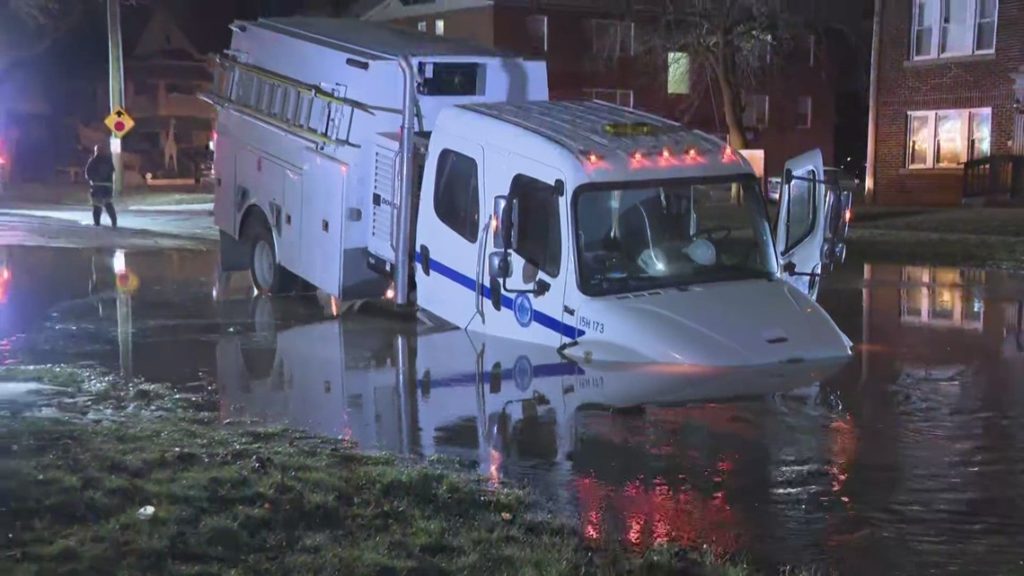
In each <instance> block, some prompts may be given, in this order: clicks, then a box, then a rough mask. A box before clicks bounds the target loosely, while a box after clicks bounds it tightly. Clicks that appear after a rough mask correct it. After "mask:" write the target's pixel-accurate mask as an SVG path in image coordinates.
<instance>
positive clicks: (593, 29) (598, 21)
mask: <svg viewBox="0 0 1024 576" xmlns="http://www.w3.org/2000/svg"><path fill="white" fill-rule="evenodd" d="M602 25H603V26H609V27H614V28H615V40H616V42H615V56H616V57H619V56H633V55H634V54H635V53H636V42H635V40H636V26H635V25H634V24H633V22H631V21H627V20H607V19H602V18H594V19H592V20H590V49H591V52H592V53H594V54H597V55H603V56H608V54H602V50H601V49H600V48H601V47H599V46H598V43H597V28H598V26H602ZM627 26H628V29H626V30H625V32H626V34H628V40H629V49H628V50H627V51H626V53H625V54H623V53H621V52H620V49H621V47H622V39H623V31H624V29H625V28H626V27H627Z"/></svg>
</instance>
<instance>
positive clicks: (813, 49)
mask: <svg viewBox="0 0 1024 576" xmlns="http://www.w3.org/2000/svg"><path fill="white" fill-rule="evenodd" d="M808 43H809V48H808V50H809V51H810V53H811V62H810V64H808V65H809V66H810V67H811V68H814V58H815V57H816V56H817V51H818V37H817V36H815V35H814V34H811V35H810V37H809V39H808Z"/></svg>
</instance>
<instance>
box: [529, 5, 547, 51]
mask: <svg viewBox="0 0 1024 576" xmlns="http://www.w3.org/2000/svg"><path fill="white" fill-rule="evenodd" d="M526 32H527V36H528V37H529V40H530V51H531V52H532V53H534V54H544V53H546V52H547V51H548V17H547V16H543V15H540V14H535V15H533V16H529V17H527V18H526Z"/></svg>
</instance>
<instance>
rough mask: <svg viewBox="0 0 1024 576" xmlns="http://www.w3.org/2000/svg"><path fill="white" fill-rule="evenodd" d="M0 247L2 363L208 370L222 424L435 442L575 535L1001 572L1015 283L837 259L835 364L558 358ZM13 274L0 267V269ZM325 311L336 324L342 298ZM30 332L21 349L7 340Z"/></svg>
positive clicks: (1018, 525)
mask: <svg viewBox="0 0 1024 576" xmlns="http://www.w3.org/2000/svg"><path fill="white" fill-rule="evenodd" d="M121 262H122V261H120V260H117V259H116V258H115V252H113V251H107V250H99V251H67V250H65V251H59V250H46V249H11V250H6V249H2V250H0V284H2V286H3V287H4V290H5V295H6V302H3V301H2V299H0V360H2V361H3V362H10V361H14V359H18V360H21V361H32V362H69V361H70V362H75V361H94V362H99V363H101V364H103V365H105V366H108V367H110V368H112V369H120V370H124V371H125V372H126V373H128V374H134V375H138V376H141V377H145V378H148V379H153V380H163V381H171V382H182V383H188V382H191V381H193V380H194V379H196V378H200V377H202V376H203V375H204V374H210V375H215V376H216V378H217V381H218V385H219V387H220V390H221V405H220V410H221V416H222V418H223V419H225V420H227V419H236V420H239V419H252V420H254V421H255V422H263V423H277V424H290V425H293V426H298V427H304V428H307V429H310V430H312V431H316V432H319V433H322V434H327V435H331V436H334V437H342V438H347V439H350V440H352V441H354V442H357V443H359V444H360V445H361V446H362V447H364V448H366V449H370V450H375V449H379V450H387V451H395V452H402V453H410V454H419V455H432V454H443V455H450V456H457V457H460V458H464V459H465V460H467V461H470V462H473V463H475V465H476V468H477V470H478V471H479V472H480V473H481V474H482V475H484V476H486V477H488V478H489V479H490V480H491V482H494V483H498V482H510V483H520V482H525V483H529V484H530V485H531V486H532V487H533V488H534V489H535V490H536V491H537V492H538V493H539V494H540V495H541V496H542V497H543V498H544V499H545V502H546V503H547V504H548V505H549V506H551V507H552V508H553V509H554V510H557V511H559V512H560V513H562V514H566V515H568V517H570V518H573V519H576V520H577V521H578V522H579V527H580V531H581V534H583V536H584V537H585V538H588V539H591V540H595V541H600V540H608V539H615V540H619V541H623V542H627V543H629V544H630V545H633V546H636V547H638V548H644V547H647V546H650V545H652V544H654V543H657V542H665V541H674V542H679V543H682V544H685V545H705V544H706V545H711V546H713V547H715V548H716V549H718V550H720V551H723V552H727V551H732V550H741V551H744V552H747V553H750V554H751V555H752V557H753V559H754V560H756V561H757V562H758V563H762V564H766V565H770V564H773V563H782V562H786V563H793V564H797V565H801V566H807V565H815V564H822V565H825V566H827V567H833V568H836V569H837V570H838V571H839V572H841V573H850V574H875V573H878V574H917V573H953V572H968V573H983V574H990V573H1007V572H1012V570H1014V569H1015V568H1016V567H1017V566H1018V562H1019V561H1020V560H1021V559H1022V557H1021V553H1020V552H1019V551H1020V549H1021V547H1022V545H1024V509H1022V502H1024V480H1022V479H1024V475H1022V472H1024V448H1022V439H1021V433H1020V432H1019V430H1020V429H1021V423H1022V422H1024V395H1022V394H1021V393H1020V391H1019V387H1020V383H1021V382H1024V338H1022V313H1024V306H1022V303H1021V300H1022V296H1024V281H1022V280H1021V279H1020V278H1016V277H1013V276H1009V275H1007V274H1004V273H996V272H990V271H971V270H968V271H961V270H954V269H943V268H933V267H920V266H918V267H909V266H908V267H903V266H888V265H886V266H880V265H862V266H847V267H846V268H843V269H840V270H839V271H838V272H837V273H836V274H834V275H833V276H832V277H830V281H829V282H828V283H827V284H825V285H824V286H823V291H822V293H821V296H820V300H821V302H822V303H823V305H824V306H825V307H826V308H827V309H828V310H829V312H830V313H831V314H832V316H833V317H834V318H835V319H836V322H837V324H839V327H840V328H841V329H842V330H843V331H844V332H845V333H846V334H848V335H850V337H851V338H853V339H854V340H855V341H856V343H857V347H856V348H857V357H856V358H855V359H853V360H852V361H851V362H848V363H846V364H842V365H806V364H804V365H799V364H796V365H782V366H775V367H769V368H760V369H754V368H747V369H738V370H723V369H705V368H700V367H692V366H618V365H616V366H611V365H601V364H584V365H582V366H580V365H576V364H572V363H568V362H566V361H564V360H563V359H562V358H561V357H559V356H558V355H557V353H554V352H553V351H551V350H549V349H546V348H540V349H538V348H533V347H530V346H529V345H526V344H521V343H515V344H513V343H507V342H506V343H502V342H501V341H499V340H496V339H486V338H480V337H478V336H475V335H470V334H467V333H465V332H462V331H438V330H435V329H432V328H427V327H424V326H419V325H415V324H409V323H396V322H395V321H392V320H386V319H375V318H372V317H368V316H365V315H349V314H346V310H349V309H350V308H351V304H350V303H342V302H338V301H336V300H325V301H323V302H322V306H320V307H318V306H316V305H312V304H310V302H309V300H308V299H281V300H269V299H264V298H255V299H254V298H252V297H251V287H250V286H249V285H248V283H247V282H245V279H244V278H229V277H222V276H220V275H218V273H217V268H216V254H205V253H192V254H186V253H172V252H152V253H150V252H127V253H125V254H124V259H123V264H124V266H123V272H126V271H128V270H131V271H132V272H134V273H135V274H136V275H137V279H138V281H139V283H138V285H137V287H136V289H135V290H119V289H118V287H119V286H121V285H124V286H129V287H130V286H131V284H132V283H131V282H128V283H126V284H122V282H121V281H119V274H118V269H120V267H121ZM3 268H6V269H7V270H8V275H7V276H6V277H7V278H8V280H7V281H6V283H4V281H3V278H4V275H3V273H2V269H3ZM339 315H341V316H342V317H341V319H337V318H336V317H338V316H339ZM26 339H27V340H31V341H32V343H33V346H32V350H33V352H32V353H33V354H34V356H32V357H31V358H29V359H27V360H26V359H25V358H24V357H19V356H18V354H17V352H16V349H17V348H18V347H19V344H18V343H19V342H21V341H24V340H26Z"/></svg>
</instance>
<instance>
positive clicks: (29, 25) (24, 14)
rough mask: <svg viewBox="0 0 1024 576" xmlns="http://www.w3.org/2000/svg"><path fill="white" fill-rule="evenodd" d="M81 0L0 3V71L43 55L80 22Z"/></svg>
mask: <svg viewBox="0 0 1024 576" xmlns="http://www.w3.org/2000/svg"><path fill="white" fill-rule="evenodd" d="M82 8H83V6H82V1H80V0H70V1H69V0H63V1H60V0H6V1H4V0H0V71H2V70H4V69H5V68H7V67H8V66H10V65H11V64H13V63H14V62H15V61H17V60H19V59H21V58H25V57H27V56H32V55H34V54H37V53H39V52H42V51H43V50H45V49H46V48H47V47H49V46H50V44H52V43H53V41H54V40H55V39H56V38H58V37H59V36H61V35H62V34H64V33H65V32H67V31H68V30H70V29H71V28H72V27H74V26H75V24H77V23H78V20H79V18H80V17H81V15H82Z"/></svg>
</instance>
